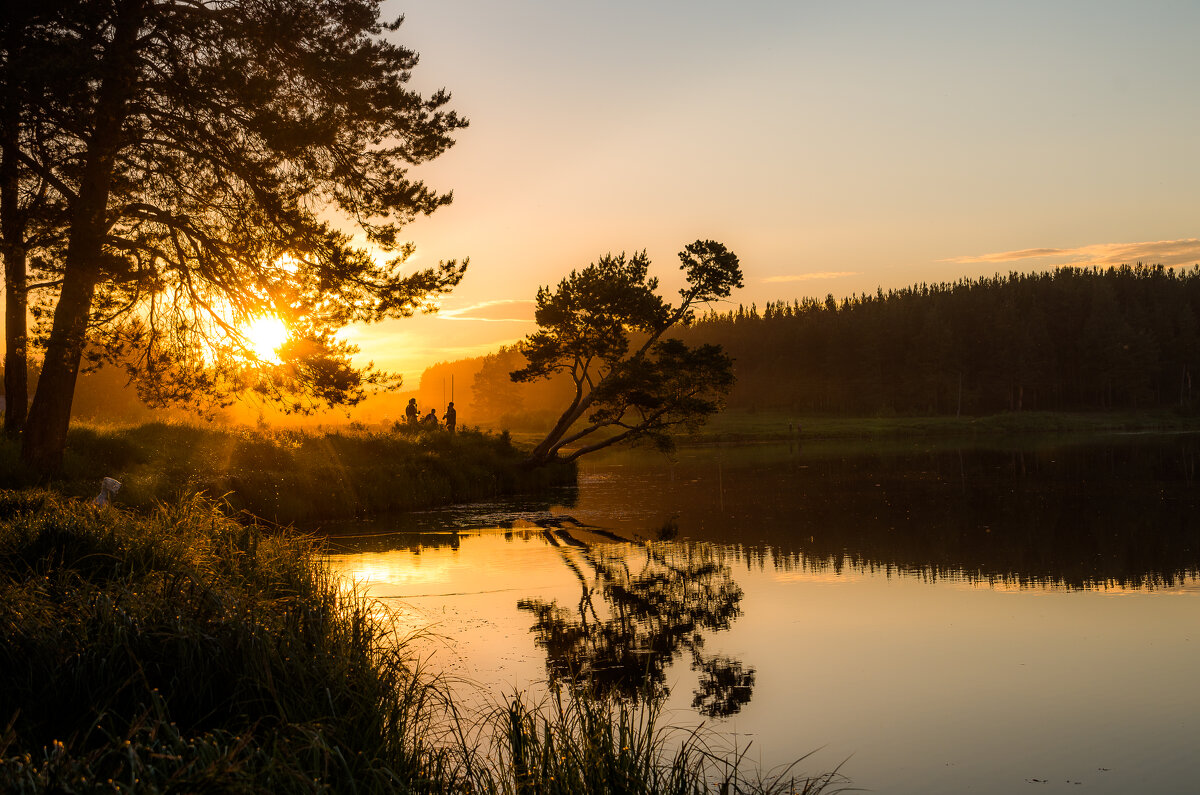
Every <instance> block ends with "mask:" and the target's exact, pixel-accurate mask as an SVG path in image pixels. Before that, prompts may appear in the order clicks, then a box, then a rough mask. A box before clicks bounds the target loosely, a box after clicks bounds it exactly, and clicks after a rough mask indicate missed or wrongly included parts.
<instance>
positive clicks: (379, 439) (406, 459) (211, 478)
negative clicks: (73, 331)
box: [0, 423, 575, 524]
mask: <svg viewBox="0 0 1200 795" xmlns="http://www.w3.org/2000/svg"><path fill="white" fill-rule="evenodd" d="M17 452H18V450H17V446H16V445H15V443H12V442H7V443H4V444H3V446H2V447H0V483H4V484H7V485H10V486H13V485H29V484H28V483H27V482H26V481H27V478H28V473H26V472H25V471H24V469H23V468H22V467H21V465H20V463H19V461H18V455H17ZM523 458H524V452H523V451H522V450H520V449H518V448H517V447H515V446H514V445H513V444H512V442H511V440H510V439H509V437H508V436H507V435H504V434H500V435H493V434H485V433H481V432H479V431H472V430H463V431H460V432H459V433H457V434H453V435H452V434H449V433H447V432H446V431H445V430H443V429H439V428H434V429H420V430H414V431H410V430H408V429H400V430H386V431H378V430H377V431H371V430H366V429H359V430H355V429H351V428H347V429H344V430H340V431H334V432H313V431H302V430H260V429H254V428H246V427H241V428H222V427H216V426H198V425H182V424H174V423H149V424H146V425H139V426H134V427H103V426H89V425H78V426H76V427H73V428H72V430H71V433H70V436H69V438H68V444H67V452H66V456H65V460H64V468H65V479H64V480H63V481H61V482H59V483H58V484H56V485H57V486H58V487H59V488H60V489H61V490H62V491H64V492H65V493H67V494H72V495H75V496H93V497H94V496H95V495H96V494H97V493H98V491H99V483H100V479H101V478H103V477H113V478H116V479H117V480H119V481H121V483H122V484H123V488H122V489H121V492H120V494H119V495H118V502H120V503H121V504H123V505H129V506H132V507H135V508H141V509H151V508H153V507H154V505H155V504H156V503H157V502H158V501H161V500H177V499H180V498H181V497H182V496H184V495H187V494H194V493H204V494H207V495H209V496H211V497H213V498H216V499H223V500H225V501H227V502H228V503H229V504H230V505H231V506H232V507H233V508H234V509H235V510H237V511H247V512H249V513H251V514H254V515H255V516H258V517H262V518H264V519H267V520H270V521H273V522H279V523H300V524H303V523H310V522H315V521H320V520H325V519H351V518H358V517H364V516H376V515H380V514H387V513H394V512H399V511H409V510H421V509H426V508H432V507H437V506H442V505H448V504H452V503H461V502H471V501H476V500H483V499H492V498H495V497H497V496H502V495H507V494H513V493H518V492H533V491H538V490H540V489H544V488H547V487H550V486H555V485H563V484H569V483H573V482H574V478H575V469H574V467H573V466H571V465H567V464H558V465H554V466H549V467H540V468H537V469H529V468H527V467H525V466H523V465H522V461H523Z"/></svg>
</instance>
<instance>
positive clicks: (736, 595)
mask: <svg viewBox="0 0 1200 795" xmlns="http://www.w3.org/2000/svg"><path fill="white" fill-rule="evenodd" d="M561 551H562V554H563V561H564V563H565V564H566V565H567V566H568V567H570V568H571V570H572V571H573V572H574V573H575V575H576V577H578V579H579V585H580V598H579V602H578V603H577V604H572V605H569V606H562V605H559V604H558V603H557V602H545V601H541V600H537V599H525V600H522V601H520V602H519V603H518V605H517V606H518V607H519V608H520V609H522V610H527V611H529V612H530V613H532V614H533V616H534V617H535V619H536V623H535V624H534V627H533V631H534V632H535V633H536V637H537V644H538V645H539V646H541V647H542V648H543V649H545V651H546V667H547V670H548V672H549V674H550V677H551V679H552V680H559V681H562V680H566V681H570V682H573V683H577V684H583V685H586V686H588V687H591V688H594V689H596V690H598V691H600V692H603V693H616V694H619V695H622V696H630V697H634V696H639V695H651V696H658V695H665V694H666V692H667V687H666V684H665V679H666V677H665V669H666V667H667V665H669V664H670V663H671V662H672V661H673V660H675V659H676V657H678V656H681V655H687V656H688V657H689V658H690V660H691V664H692V667H693V669H695V670H696V671H697V672H698V673H699V674H700V685H699V688H698V689H697V690H696V692H695V696H694V699H693V706H694V707H695V708H696V709H698V710H699V711H700V712H701V713H702V714H705V715H709V716H728V715H732V714H734V713H736V712H737V711H738V710H739V709H741V707H742V705H743V704H745V703H747V702H748V701H749V700H750V696H751V692H752V690H753V687H754V669H753V668H745V667H744V666H743V665H742V663H741V662H739V661H737V660H733V659H731V658H729V657H725V656H721V655H714V656H705V654H704V634H703V633H704V632H705V631H710V632H712V631H720V630H723V629H728V628H729V625H730V623H731V622H732V621H733V620H734V619H735V618H737V616H738V615H740V613H741V607H740V603H741V599H742V590H741V588H740V587H738V585H737V584H736V583H735V582H734V581H733V578H732V576H731V573H730V569H729V567H728V566H727V565H725V564H724V563H723V562H722V561H721V560H720V559H719V556H717V555H715V554H714V550H713V549H712V548H711V547H709V546H707V545H691V544H663V543H657V544H645V545H627V544H624V545H604V546H595V547H587V546H564V547H562V548H561Z"/></svg>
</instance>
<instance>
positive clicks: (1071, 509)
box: [575, 436, 1200, 587]
mask: <svg viewBox="0 0 1200 795" xmlns="http://www.w3.org/2000/svg"><path fill="white" fill-rule="evenodd" d="M1197 463H1200V439H1198V438H1196V437H1194V436H1176V437H1169V438H1166V439H1157V440H1150V439H1138V438H1114V439H1113V440H1110V441H1108V442H1106V443H1104V444H1090V445H1076V446H1070V447H1059V448H1048V449H1041V450H1037V451H1035V452H1021V451H981V450H953V449H951V450H938V451H933V452H911V453H903V454H887V455H872V454H870V453H863V452H861V451H860V452H857V453H854V454H850V453H847V454H843V455H838V454H836V453H833V452H830V451H825V452H822V453H820V454H813V453H809V452H807V451H805V450H803V449H796V448H792V449H790V450H789V449H788V448H787V447H786V446H774V447H763V446H757V447H745V448H732V449H730V448H725V449H721V450H715V449H714V450H708V451H705V452H704V453H703V454H692V455H689V456H685V457H683V458H682V460H680V461H679V462H678V463H677V464H675V465H674V466H673V467H672V466H670V465H669V464H666V463H665V462H660V463H659V464H658V465H657V466H656V467H653V468H651V467H644V466H641V465H639V466H637V467H636V468H635V467H633V466H630V465H629V464H628V463H626V464H625V465H624V466H622V467H620V468H617V467H614V468H612V469H611V470H603V469H601V470H599V471H598V474H596V476H595V477H594V478H593V485H592V486H591V487H590V488H585V489H584V491H583V494H582V497H581V502H580V504H579V505H578V506H577V508H576V510H575V513H576V515H577V516H579V517H581V518H585V519H590V520H592V521H603V520H602V519H601V518H600V517H602V516H604V515H611V514H612V513H614V511H613V510H612V506H611V505H610V503H619V504H620V506H621V508H622V511H623V512H624V513H629V512H630V511H629V504H630V502H631V500H636V499H642V500H645V501H646V502H647V503H651V502H652V503H653V507H654V510H655V511H657V512H658V513H659V516H660V517H663V516H674V517H675V518H676V521H677V522H678V526H679V530H680V534H681V536H683V537H687V538H691V539H696V540H704V541H712V542H724V543H730V544H737V545H742V546H745V547H763V548H770V549H771V550H772V554H771V558H772V559H773V560H774V561H776V563H777V565H781V566H793V565H799V564H800V563H801V562H803V564H804V565H806V566H810V567H832V568H834V569H836V568H839V567H841V566H843V565H852V566H861V567H867V568H882V569H889V568H890V569H894V570H897V571H898V572H905V573H915V574H919V575H921V576H928V577H936V576H947V575H949V576H965V577H967V578H969V579H972V580H985V581H986V580H1003V581H1010V582H1018V583H1030V584H1063V585H1068V586H1072V587H1092V586H1097V585H1104V584H1109V583H1112V584H1121V585H1134V586H1137V585H1152V586H1155V585H1157V586H1162V585H1170V584H1172V583H1175V582H1177V581H1179V579H1180V578H1181V577H1185V576H1189V575H1196V574H1197V572H1198V571H1200V512H1198V510H1197V509H1198V508H1200V496H1198V494H1197V485H1198V481H1197ZM635 479H636V481H637V484H644V485H635V484H634V483H633V481H634V480H635ZM658 521H661V518H660V519H658ZM626 529H629V528H626Z"/></svg>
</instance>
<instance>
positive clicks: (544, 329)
mask: <svg viewBox="0 0 1200 795" xmlns="http://www.w3.org/2000/svg"><path fill="white" fill-rule="evenodd" d="M679 259H680V262H681V265H680V268H681V270H683V271H684V273H685V275H686V277H687V286H686V287H684V288H683V289H682V290H680V296H681V298H682V301H681V302H680V304H679V306H677V307H675V306H671V305H670V304H669V303H667V302H666V301H664V300H663V299H662V298H661V297H660V296H659V295H658V294H657V293H656V292H655V291H656V290H657V289H658V280H657V279H655V278H652V277H650V276H649V275H648V270H649V266H650V261H649V259H648V258H647V257H646V254H645V252H641V253H638V254H634V255H633V256H632V257H626V256H625V255H624V254H620V255H617V256H613V255H611V254H609V255H606V256H604V257H601V258H600V259H599V260H598V261H597V262H595V263H593V264H592V265H589V266H588V267H586V268H584V269H583V270H581V271H572V272H571V275H570V276H568V277H567V278H565V279H563V280H562V281H561V282H559V284H558V287H557V288H556V289H555V290H553V291H551V290H550V288H549V287H543V288H542V289H540V290H538V295H537V310H536V312H535V314H534V318H535V320H536V321H537V324H538V330H537V331H536V332H535V333H533V334H531V335H529V336H528V337H526V338H525V340H524V342H523V343H522V344H521V348H520V350H521V352H522V353H523V354H524V355H525V358H526V360H527V364H526V366H525V367H523V368H521V369H520V370H516V371H514V372H513V373H512V374H511V375H512V379H513V380H514V381H518V382H523V381H535V380H539V379H544V378H550V377H552V376H554V375H556V374H566V375H567V376H568V377H569V378H570V380H571V382H572V384H573V386H574V394H573V396H572V398H571V401H570V403H569V404H568V406H567V408H566V410H565V411H563V413H562V415H561V416H560V417H559V419H558V422H556V423H555V425H554V427H553V428H551V430H550V432H549V433H548V434H546V437H545V438H544V439H543V440H542V441H541V442H540V443H539V444H538V445H537V446H536V447H535V448H534V449H533V451H532V452H531V453H530V456H529V460H530V461H531V462H532V463H543V462H545V461H548V460H550V459H552V458H555V457H556V456H558V454H559V451H560V450H562V449H563V448H564V447H565V446H567V445H578V447H576V449H574V450H573V451H572V452H571V453H570V454H569V455H568V456H566V458H567V459H568V460H571V459H575V458H578V457H579V456H581V455H584V454H586V453H590V452H593V451H595V450H599V449H602V448H604V447H608V446H609V445H612V444H616V443H618V442H626V441H636V440H643V441H645V440H648V441H651V442H652V443H655V444H657V445H658V446H660V447H663V448H669V447H670V445H671V440H670V436H669V435H668V434H669V431H671V430H672V429H675V428H677V427H685V428H694V427H696V426H697V425H698V424H699V423H701V422H703V420H704V419H705V418H706V417H707V416H708V415H710V414H712V413H713V412H715V411H717V409H718V408H719V407H720V405H721V399H722V398H723V396H724V395H725V394H727V393H728V391H729V389H730V388H731V387H732V386H733V376H732V362H731V361H730V359H729V357H727V356H726V355H725V354H724V352H723V351H722V350H721V349H720V347H719V346H715V345H699V346H694V347H690V346H688V345H685V344H684V343H682V342H680V341H679V340H676V339H663V335H664V334H665V333H666V332H667V331H668V330H670V329H672V328H674V327H677V326H686V325H688V324H689V323H691V322H692V320H693V319H694V314H695V307H696V305H698V304H703V303H708V302H710V301H714V300H717V299H720V298H726V297H728V296H729V295H730V293H731V291H732V290H733V289H734V288H736V287H741V286H742V272H741V268H740V266H739V264H738V258H737V256H736V255H734V254H733V252H731V251H729V250H728V249H726V248H725V246H723V245H721V244H720V243H716V242H713V241H711V240H697V241H696V242H694V243H691V244H689V245H688V246H687V247H686V248H685V249H684V250H683V251H681V252H680V253H679ZM585 417H586V421H585V422H583V423H581V426H582V427H578V426H576V423H579V422H580V420H583V419H584V418H585ZM601 431H610V432H611V434H610V435H608V436H603V437H598V436H595V434H597V432H601Z"/></svg>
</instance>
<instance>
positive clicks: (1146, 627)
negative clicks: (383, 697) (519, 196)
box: [332, 436, 1200, 793]
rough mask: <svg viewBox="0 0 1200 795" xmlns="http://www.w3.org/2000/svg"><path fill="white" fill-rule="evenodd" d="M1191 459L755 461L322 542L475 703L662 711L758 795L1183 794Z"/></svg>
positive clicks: (893, 456) (1192, 609) (740, 457)
mask: <svg viewBox="0 0 1200 795" xmlns="http://www.w3.org/2000/svg"><path fill="white" fill-rule="evenodd" d="M1198 462H1200V439H1198V438H1196V437H1194V436H1172V437H1133V436H1114V437H1111V438H1108V439H1105V440H1102V441H1100V442H1095V441H1093V442H1091V443H1088V444H1073V445H1070V444H1061V443H1060V444H1058V445H1056V446H1041V447H1038V446H1036V445H1033V444H1022V443H1020V442H1014V443H1013V444H1012V445H1011V446H1010V448H1009V449H1003V450H995V449H993V450H959V449H954V448H952V447H951V448H938V449H923V448H921V447H916V446H908V447H905V446H895V447H892V448H890V449H886V450H881V449H874V450H871V451H868V452H863V451H862V450H858V451H856V452H854V451H846V450H844V449H839V448H838V447H835V446H827V447H819V446H811V445H810V446H807V447H804V448H798V447H795V446H791V447H789V446H787V445H775V446H754V447H749V446H747V447H725V448H711V449H705V450H700V451H695V450H690V451H685V452H682V453H681V454H680V455H679V456H678V459H677V460H676V461H675V462H668V461H667V460H665V459H663V458H662V457H660V456H657V455H649V454H645V455H634V454H631V455H626V456H623V457H614V458H609V459H606V460H602V461H600V462H598V463H589V464H587V465H586V466H585V468H584V469H583V471H582V472H581V477H580V484H579V488H578V489H577V490H570V491H564V492H563V493H562V494H559V495H556V496H555V497H554V499H553V500H551V501H545V502H530V503H512V504H503V505H477V506H469V507H467V508H460V509H455V510H449V511H440V512H434V513H429V514H422V515H418V516H410V517H405V518H404V519H402V520H398V521H397V522H395V523H391V524H382V525H376V526H371V527H355V528H340V529H339V530H340V531H341V532H339V533H338V535H337V536H336V537H335V538H334V550H335V554H333V555H332V559H333V561H334V563H335V565H336V566H337V567H338V568H339V569H340V570H342V571H343V572H344V573H345V574H346V575H347V576H348V577H351V578H354V579H356V580H358V581H360V582H362V583H364V584H365V585H366V586H367V587H368V588H369V589H370V592H371V593H372V595H374V596H376V597H378V598H380V599H381V600H383V601H384V602H386V603H387V604H388V605H389V606H390V607H392V608H393V609H394V610H396V612H397V614H398V616H399V617H400V619H401V621H402V622H403V626H405V627H406V628H411V629H412V630H414V631H418V630H421V631H425V633H426V634H425V635H424V636H423V637H422V639H421V640H420V641H419V646H420V648H421V649H422V650H423V652H424V653H425V654H426V655H428V656H429V657H431V658H432V663H433V666H434V667H435V668H437V669H439V670H444V671H446V672H448V673H449V674H451V675H452V676H454V677H457V678H458V679H459V680H460V684H458V685H457V686H456V693H458V694H459V697H460V699H462V700H463V701H464V702H465V703H473V704H480V703H487V702H488V701H489V700H491V699H501V698H503V696H504V695H505V694H507V693H511V692H512V691H513V690H515V689H521V690H525V691H532V692H535V693H536V692H539V691H540V690H541V689H542V688H544V683H545V682H546V680H547V679H548V678H555V677H587V678H590V679H591V680H592V681H594V682H595V683H597V685H599V686H600V687H603V688H608V689H611V690H615V691H621V692H632V691H637V690H639V689H640V690H642V691H643V692H644V691H645V689H646V688H652V689H653V690H655V691H656V692H657V693H659V694H660V695H662V696H663V697H664V698H665V699H666V704H667V709H668V714H669V716H670V721H671V722H672V723H674V724H678V725H694V724H696V723H698V722H701V721H704V722H706V723H707V724H708V725H710V726H713V727H715V728H717V729H718V730H720V731H721V732H722V733H723V734H724V736H726V737H727V738H728V741H729V742H730V743H731V744H736V745H737V746H738V747H742V748H744V747H746V746H747V745H749V757H750V758H751V759H753V760H755V761H757V762H760V763H761V765H762V766H763V767H764V768H770V767H772V766H774V765H778V764H781V763H785V762H788V761H791V760H792V759H794V758H796V757H797V756H800V755H802V754H805V753H808V752H810V751H814V750H815V753H814V754H813V756H812V757H810V759H809V760H806V762H805V763H804V769H807V770H811V771H814V772H816V771H820V770H825V769H830V768H832V767H834V766H836V765H838V764H839V763H843V762H844V764H843V766H842V771H843V772H844V773H845V774H846V775H847V776H848V777H849V778H850V779H851V780H852V782H853V784H854V785H855V786H858V787H864V788H867V789H871V790H875V791H879V792H945V793H955V792H994V793H1007V792H1014V791H1026V790H1027V791H1031V792H1066V791H1069V792H1114V793H1115V792H1131V791H1133V792H1158V793H1171V792H1180V793H1183V792H1197V791H1198V790H1200V784H1198V783H1197V782H1200V686H1197V684H1196V676H1197V673H1198V671H1200V665H1198V662H1200V648H1197V647H1198V646H1200V578H1198V570H1200V513H1198V508H1200V497H1198V491H1200V489H1198V485H1200V484H1198V483H1197V479H1196V478H1197V466H1196V465H1197V463H1198Z"/></svg>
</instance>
